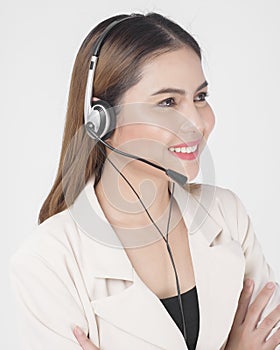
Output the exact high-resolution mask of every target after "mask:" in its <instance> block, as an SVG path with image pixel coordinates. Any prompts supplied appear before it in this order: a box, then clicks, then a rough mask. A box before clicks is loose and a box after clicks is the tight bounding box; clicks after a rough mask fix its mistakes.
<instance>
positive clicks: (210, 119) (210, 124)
mask: <svg viewBox="0 0 280 350" xmlns="http://www.w3.org/2000/svg"><path fill="white" fill-rule="evenodd" d="M204 120H205V129H206V130H205V131H206V134H207V136H208V135H209V134H210V133H211V131H212V130H213V128H214V126H215V114H214V112H213V110H212V108H211V107H210V106H208V108H207V111H206V112H205V115H204Z"/></svg>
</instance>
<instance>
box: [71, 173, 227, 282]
mask: <svg viewBox="0 0 280 350" xmlns="http://www.w3.org/2000/svg"><path fill="white" fill-rule="evenodd" d="M215 191H216V188H215V186H209V185H202V186H200V189H196V190H194V192H193V193H190V192H188V191H187V190H185V189H183V188H182V187H180V186H179V185H177V184H176V185H175V189H174V198H175V199H176V201H177V203H178V206H179V208H180V210H181V213H182V216H183V218H184V221H185V223H186V226H187V228H188V233H189V235H190V236H197V235H198V236H201V237H203V241H204V243H205V244H207V245H208V246H210V245H211V243H212V242H213V240H214V239H215V237H216V236H217V235H218V234H219V233H220V232H221V231H222V227H221V226H220V225H219V224H218V223H217V222H216V221H215V219H214V218H213V216H215V215H216V211H217V208H216V206H215V205H214V204H215ZM69 211H70V213H71V215H72V217H73V219H74V221H75V222H76V224H77V225H78V226H79V228H80V229H81V230H82V231H83V232H84V233H85V234H86V235H87V236H89V237H90V238H91V239H93V240H94V241H95V242H96V243H99V244H98V250H99V251H100V254H98V257H99V258H98V263H97V266H96V268H95V276H96V277H98V276H99V277H107V278H118V279H127V280H130V281H133V267H132V265H131V263H130V260H129V258H128V256H127V254H126V252H125V250H124V249H123V245H122V243H121V241H120V240H119V238H118V236H117V235H116V233H115V231H114V230H113V228H112V226H111V225H110V223H109V222H108V220H107V218H106V217H105V215H104V212H103V210H102V208H101V206H100V204H99V201H98V199H97V196H96V194H95V191H94V175H93V176H91V177H90V179H89V180H88V182H87V183H86V184H85V186H84V188H83V190H82V191H81V192H80V194H79V195H78V197H77V198H76V200H75V201H74V203H73V204H72V205H71V206H70V207H69ZM108 256H110V263H109V262H108V258H107V257H108Z"/></svg>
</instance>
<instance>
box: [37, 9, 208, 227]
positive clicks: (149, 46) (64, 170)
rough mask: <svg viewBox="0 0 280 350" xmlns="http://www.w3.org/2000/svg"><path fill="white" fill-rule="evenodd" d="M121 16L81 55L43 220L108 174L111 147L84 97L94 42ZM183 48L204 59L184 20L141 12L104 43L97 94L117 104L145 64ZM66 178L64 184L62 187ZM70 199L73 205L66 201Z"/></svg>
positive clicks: (106, 22) (97, 29) (100, 26)
mask: <svg viewBox="0 0 280 350" xmlns="http://www.w3.org/2000/svg"><path fill="white" fill-rule="evenodd" d="M126 16H127V15H117V16H113V17H111V18H108V19H106V20H104V21H103V22H101V23H99V24H98V25H97V26H96V27H95V28H94V29H93V30H92V31H91V32H90V33H89V34H88V35H87V37H86V38H85V40H84V42H83V43H82V45H81V47H80V49H79V51H78V54H77V56H76V59H75V63H74V67H73V72H72V77H71V83H70V91H69V97H68V105H67V114H66V122H65V127H64V133H63V141H62V149H61V154H60V161H59V166H58V171H57V175H56V178H55V181H54V184H53V186H52V189H51V191H50V193H49V195H48V196H47V198H46V200H45V201H44V203H43V205H42V208H41V210H40V213H39V218H38V224H40V223H42V222H44V221H45V220H46V219H48V218H49V217H51V216H52V215H54V214H56V213H59V212H61V211H63V210H65V209H66V208H67V207H68V206H69V205H71V204H72V203H73V202H74V200H75V198H76V197H77V196H78V194H79V193H80V192H81V190H82V189H83V187H84V184H85V183H86V182H87V181H88V179H89V178H90V177H91V175H93V174H94V175H95V184H94V185H96V184H97V183H98V181H99V180H100V177H101V174H102V168H103V164H104V161H105V155H104V154H106V153H105V149H104V146H103V145H102V144H101V143H100V142H99V143H97V144H96V145H94V147H93V143H95V141H94V140H92V139H91V138H90V137H89V136H88V135H87V133H86V131H85V130H84V128H83V123H84V119H83V118H84V95H85V88H86V80H87V73H88V68H89V62H90V59H91V56H92V47H93V43H94V42H95V41H96V40H97V38H98V37H99V36H100V35H101V33H102V32H103V31H104V30H105V28H106V27H107V26H108V25H109V24H110V23H111V22H112V21H114V20H117V19H121V18H123V17H126ZM183 46H188V47H190V48H192V49H193V50H194V51H195V52H196V54H197V55H198V57H199V58H200V59H201V51H200V47H199V45H198V43H197V42H196V40H195V39H194V38H193V37H192V36H191V35H190V34H189V33H188V32H186V31H185V30H184V29H182V28H181V27H180V26H179V25H178V24H176V23H174V22H173V21H171V20H170V19H168V18H166V17H163V16H162V15H160V14H158V13H148V14H146V15H143V14H137V16H135V17H134V16H132V17H131V19H128V20H126V21H123V22H121V23H119V24H118V25H117V26H116V27H115V28H114V29H113V30H111V31H110V33H109V34H108V36H107V37H106V39H105V42H104V44H103V46H102V49H101V52H100V56H99V60H98V64H97V68H96V72H95V78H94V83H93V86H94V96H96V97H98V98H100V99H103V100H106V101H108V102H109V103H110V104H111V105H112V106H114V105H117V104H118V103H120V101H121V98H122V96H123V94H124V93H125V92H126V91H127V90H128V89H129V88H131V87H132V86H133V85H135V84H136V83H137V82H138V81H139V80H140V79H141V68H142V66H143V63H144V62H146V61H147V60H149V59H151V58H153V57H155V56H156V55H159V54H162V53H164V52H168V51H173V50H176V49H178V48H181V47H183ZM62 179H63V186H62ZM65 197H67V203H66V200H65Z"/></svg>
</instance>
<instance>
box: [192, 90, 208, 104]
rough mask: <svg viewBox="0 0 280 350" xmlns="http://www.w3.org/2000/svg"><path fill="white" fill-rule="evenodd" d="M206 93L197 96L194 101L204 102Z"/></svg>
mask: <svg viewBox="0 0 280 350" xmlns="http://www.w3.org/2000/svg"><path fill="white" fill-rule="evenodd" d="M208 96H209V94H208V92H201V93H199V94H198V95H197V97H196V98H195V99H194V101H195V102H206V97H208Z"/></svg>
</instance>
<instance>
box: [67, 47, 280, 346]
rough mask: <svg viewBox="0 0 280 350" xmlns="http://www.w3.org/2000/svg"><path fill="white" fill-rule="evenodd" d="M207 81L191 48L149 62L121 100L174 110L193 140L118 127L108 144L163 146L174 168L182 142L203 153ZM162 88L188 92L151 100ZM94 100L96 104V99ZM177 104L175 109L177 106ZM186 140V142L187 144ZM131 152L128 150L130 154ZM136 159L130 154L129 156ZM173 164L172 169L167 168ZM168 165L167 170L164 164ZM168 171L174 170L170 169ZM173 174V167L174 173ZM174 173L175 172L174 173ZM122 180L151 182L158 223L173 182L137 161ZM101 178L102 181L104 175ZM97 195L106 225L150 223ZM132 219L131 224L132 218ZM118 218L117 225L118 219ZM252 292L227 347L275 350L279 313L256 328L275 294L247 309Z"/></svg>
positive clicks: (186, 167)
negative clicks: (193, 144) (195, 145)
mask: <svg viewBox="0 0 280 350" xmlns="http://www.w3.org/2000/svg"><path fill="white" fill-rule="evenodd" d="M204 81H205V76H204V73H203V70H202V66H201V62H200V60H199V58H198V56H197V55H196V54H195V52H193V51H192V50H191V49H189V48H182V49H179V50H176V51H173V52H169V53H164V54H162V55H160V56H157V57H156V58H154V59H153V60H151V61H150V62H148V63H147V64H146V65H145V66H144V67H143V71H142V79H141V80H140V82H139V83H138V84H137V85H135V86H133V87H132V88H130V89H129V90H128V91H127V92H126V93H125V94H124V96H123V98H122V103H124V104H126V103H135V102H142V103H147V104H149V105H151V106H155V107H157V108H164V109H165V110H166V108H167V109H168V108H170V107H171V108H172V109H173V110H175V111H176V112H177V113H178V115H180V116H183V117H184V118H186V120H188V121H189V122H190V123H189V124H188V125H189V126H190V128H191V129H192V131H193V132H194V133H193V134H192V137H191V138H190V137H189V135H190V134H188V131H189V130H188V129H186V127H185V128H182V129H181V130H180V133H181V134H180V133H179V134H180V136H182V138H180V137H179V136H178V134H174V132H172V127H171V128H170V129H168V128H167V129H162V128H161V126H160V125H158V126H157V125H149V124H146V125H145V124H142V125H135V124H134V125H133V124H132V125H125V126H121V127H117V128H116V130H115V132H114V134H113V136H111V138H110V139H108V140H107V142H108V143H110V144H111V145H112V146H114V147H116V148H120V149H121V148H122V147H123V146H125V145H126V144H129V143H131V142H133V141H134V140H140V141H141V142H144V138H143V135H145V138H147V139H148V140H152V141H153V142H157V143H160V144H162V145H163V147H162V151H161V152H159V155H157V156H159V158H158V159H157V160H159V161H160V160H161V158H160V157H162V159H164V161H166V162H167V164H171V165H174V166H176V164H178V159H177V158H176V162H174V159H175V158H174V155H172V153H171V152H170V151H168V147H170V146H172V145H176V144H180V143H182V139H184V140H190V139H191V140H197V139H200V138H201V147H200V153H201V151H202V150H203V148H204V147H205V144H206V141H207V139H208V137H209V135H210V133H211V131H212V129H213V128H214V125H215V117H214V113H213V111H212V109H211V107H210V105H209V103H208V102H207V101H206V100H205V94H206V93H207V87H203V88H202V89H200V90H198V91H196V90H197V88H198V87H199V86H200V85H201V84H202V83H203V82H204ZM162 88H176V89H181V90H184V91H185V93H183V94H181V93H170V92H169V93H162V94H158V95H153V93H154V92H155V91H158V90H160V89H162ZM94 99H95V100H96V99H97V98H94ZM174 103H175V104H174ZM184 137H185V138H184ZM127 151H128V150H127ZM107 153H108V157H111V159H112V160H113V159H118V160H120V161H121V156H119V155H115V154H112V152H111V151H110V150H107ZM131 153H132V152H131ZM169 162H170V163H169ZM179 164H180V167H181V169H180V170H181V172H182V169H183V171H184V173H185V174H186V175H187V176H188V178H189V180H192V179H193V178H195V177H196V175H197V174H198V171H199V159H197V160H194V161H189V160H180V163H179ZM165 165H166V164H165ZM170 168H172V167H171V166H170ZM173 169H174V167H173ZM174 170H176V169H174ZM122 172H123V173H124V175H125V176H126V177H127V178H129V181H130V182H131V184H132V185H133V187H134V188H135V189H136V190H138V193H140V188H141V183H142V181H143V179H146V180H149V181H151V183H153V186H154V197H153V200H151V199H149V201H148V202H145V198H146V197H149V196H148V194H149V193H147V196H145V193H144V194H143V193H142V195H143V197H142V200H143V201H144V203H145V205H146V206H148V208H149V212H150V214H151V216H152V217H153V218H155V219H157V218H158V217H159V216H160V213H162V212H163V211H164V210H165V209H166V207H167V206H168V203H169V197H170V194H169V191H168V181H169V178H168V177H167V176H166V175H165V174H164V173H163V172H160V171H159V170H157V169H154V168H152V167H150V166H147V165H145V164H143V163H140V162H138V161H131V162H129V163H128V164H126V166H125V167H124V168H123V169H122ZM103 174H105V175H106V176H108V178H109V179H110V177H112V176H118V175H117V174H116V172H115V171H114V170H113V169H112V167H111V166H108V164H107V162H106V163H105V165H104V171H103ZM102 177H103V175H102ZM118 186H119V191H120V193H121V195H122V197H123V198H125V200H126V201H131V202H133V201H135V195H134V194H133V193H132V191H131V190H130V189H129V187H128V186H127V184H126V183H125V181H124V180H123V179H122V178H121V177H120V176H119V178H118ZM95 191H96V195H97V197H98V200H99V202H100V205H101V207H102V209H103V211H104V213H106V216H107V219H108V221H109V222H110V223H111V224H112V225H120V226H123V227H129V225H130V224H131V222H132V223H133V224H134V225H138V226H139V225H140V226H141V225H146V224H148V223H149V220H148V219H147V215H146V213H145V212H144V210H143V208H142V207H141V208H140V207H139V210H138V211H137V212H136V213H135V212H133V213H132V212H129V211H124V210H120V208H118V207H115V206H113V205H110V202H109V201H106V200H104V198H106V193H105V192H104V189H103V186H102V181H100V182H99V183H98V185H97V186H96V189H95ZM132 215H133V220H131V217H132ZM116 218H117V219H116ZM252 292H253V281H252V285H251V287H250V288H249V289H248V288H247V287H245V286H244V288H243V290H242V292H241V294H240V298H239V304H238V308H237V311H236V315H235V319H234V322H233V325H232V329H231V332H230V335H229V338H228V343H227V345H226V348H225V349H226V350H251V349H254V350H272V349H275V347H276V346H277V345H278V344H280V331H279V330H278V331H277V332H276V333H275V334H274V335H273V336H271V337H270V339H269V340H268V341H267V342H265V338H266V337H267V336H268V334H269V332H270V331H271V329H272V328H273V326H274V325H275V324H276V323H277V322H278V321H279V320H280V307H278V308H276V309H275V310H273V311H272V312H271V313H270V314H269V315H268V316H267V317H266V318H265V319H264V320H263V321H262V323H261V326H260V327H259V328H258V329H256V325H257V322H258V320H259V318H260V315H261V312H262V310H263V309H264V308H265V306H266V304H267V303H268V301H269V298H270V297H271V295H272V293H273V289H272V290H271V289H267V288H266V287H264V288H263V289H262V291H261V292H260V293H259V294H258V296H257V297H256V299H255V300H254V302H253V303H252V304H251V305H250V306H249V307H248V305H249V302H250V299H251V295H252ZM73 333H74V335H75V337H76V338H77V341H78V343H79V344H80V345H81V347H82V349H83V350H97V349H98V348H97V347H96V346H95V345H94V344H93V343H92V342H91V341H90V340H89V339H88V338H87V336H86V335H85V334H84V333H82V334H80V335H79V334H78V333H77V332H75V330H73Z"/></svg>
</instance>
